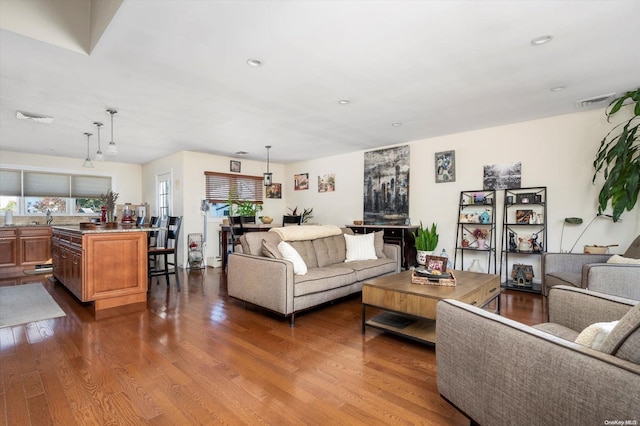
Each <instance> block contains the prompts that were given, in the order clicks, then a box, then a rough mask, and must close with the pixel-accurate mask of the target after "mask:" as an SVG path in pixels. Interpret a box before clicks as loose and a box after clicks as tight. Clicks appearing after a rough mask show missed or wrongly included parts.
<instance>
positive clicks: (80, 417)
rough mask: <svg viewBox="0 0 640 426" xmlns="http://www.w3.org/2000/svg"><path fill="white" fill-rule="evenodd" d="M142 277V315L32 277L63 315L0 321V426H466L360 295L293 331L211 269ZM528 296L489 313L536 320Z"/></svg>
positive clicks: (431, 360)
mask: <svg viewBox="0 0 640 426" xmlns="http://www.w3.org/2000/svg"><path fill="white" fill-rule="evenodd" d="M181 276H182V279H181V283H182V291H181V292H179V293H178V292H176V290H175V286H173V278H172V287H171V288H170V289H169V290H167V287H166V285H165V284H164V281H162V282H161V284H160V285H156V284H155V283H154V284H153V285H152V288H151V293H150V300H149V302H148V309H147V310H146V311H144V312H139V313H133V314H126V315H123V316H119V317H115V318H110V319H105V320H101V321H95V320H93V319H92V316H91V309H90V307H89V306H83V305H81V304H80V303H79V302H78V301H77V300H76V299H75V298H74V297H73V296H72V295H71V294H70V293H69V292H67V291H66V290H65V289H64V288H63V287H62V286H61V285H59V284H54V283H52V282H51V281H49V280H48V279H46V278H43V277H35V278H34V280H33V281H32V282H39V281H41V282H43V283H44V284H45V288H47V290H48V291H49V292H50V293H51V294H52V296H53V298H54V299H55V300H56V301H57V302H58V304H59V305H60V306H61V307H62V309H63V310H64V311H65V312H66V314H67V315H66V316H65V317H61V318H57V319H50V320H44V321H38V322H33V323H29V324H25V325H20V326H14V327H6V328H2V329H0V426H1V425H11V426H14V425H19V426H23V425H48V424H58V425H65V426H66V425H76V424H77V425H80V424H92V425H127V424H130V425H141V424H153V425H192V424H193V425H195V424H270V425H292V424H295V425H301V424H312V425H346V424H350V425H351V424H367V425H376V424H426V425H468V424H469V421H468V420H466V419H465V418H464V417H463V416H462V415H461V414H460V413H458V412H457V411H456V410H455V409H454V408H453V407H452V406H451V405H449V404H448V403H447V402H445V401H444V400H443V399H442V398H440V396H439V394H438V390H437V387H436V366H435V350H434V348H433V347H430V346H426V345H422V344H419V343H415V342H412V341H409V340H406V339H402V338H398V337H394V336H391V335H388V334H384V333H381V332H378V331H377V330H373V329H368V330H367V332H366V335H365V336H363V335H362V334H361V328H360V313H361V305H360V295H354V296H353V297H350V298H347V299H344V300H341V301H339V302H337V303H334V304H332V305H327V306H324V307H322V308H321V309H315V310H312V311H309V312H305V313H303V314H300V315H299V316H297V318H296V327H295V328H293V329H292V328H290V327H289V322H288V320H286V319H284V318H282V317H279V316H276V315H273V314H270V313H267V312H264V311H262V310H259V309H257V308H251V307H249V308H248V309H243V308H242V304H241V303H239V302H237V301H235V300H232V299H229V298H228V297H227V292H226V283H225V276H224V274H221V270H220V269H219V268H216V269H214V268H208V269H206V270H205V271H203V272H201V271H192V272H190V273H186V272H184V273H183V274H182V275H181ZM543 305H544V304H543V300H542V297H541V296H540V295H533V294H527V293H519V292H513V291H509V292H506V293H505V294H503V296H502V314H503V315H504V316H507V317H509V318H512V319H515V320H517V321H521V322H524V323H527V324H536V323H540V322H544V317H545V315H546V313H545V311H544V306H543Z"/></svg>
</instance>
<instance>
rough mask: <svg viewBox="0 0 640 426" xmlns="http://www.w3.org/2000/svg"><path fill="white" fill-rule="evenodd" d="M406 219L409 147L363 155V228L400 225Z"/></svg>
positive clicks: (370, 152)
mask: <svg viewBox="0 0 640 426" xmlns="http://www.w3.org/2000/svg"><path fill="white" fill-rule="evenodd" d="M408 219H409V145H404V146H399V147H395V148H387V149H381V150H378V151H369V152H365V153H364V221H365V224H367V225H371V224H380V225H404V224H406V223H407V222H408Z"/></svg>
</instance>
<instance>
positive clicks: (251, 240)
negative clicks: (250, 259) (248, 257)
mask: <svg viewBox="0 0 640 426" xmlns="http://www.w3.org/2000/svg"><path fill="white" fill-rule="evenodd" d="M262 240H264V241H267V242H269V243H272V244H273V245H274V246H278V243H279V242H280V241H281V240H280V237H279V236H278V234H275V233H273V232H271V233H270V232H247V233H245V234H244V235H243V236H242V237H240V244H242V252H243V253H246V254H252V255H254V256H262V255H263V254H262Z"/></svg>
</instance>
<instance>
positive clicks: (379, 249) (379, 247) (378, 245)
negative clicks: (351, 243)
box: [373, 231, 387, 259]
mask: <svg viewBox="0 0 640 426" xmlns="http://www.w3.org/2000/svg"><path fill="white" fill-rule="evenodd" d="M373 235H375V237H374V238H373V246H374V247H375V249H376V257H377V258H378V259H386V258H387V256H386V255H385V254H384V231H378V232H374V233H373Z"/></svg>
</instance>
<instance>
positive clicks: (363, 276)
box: [344, 258, 398, 281]
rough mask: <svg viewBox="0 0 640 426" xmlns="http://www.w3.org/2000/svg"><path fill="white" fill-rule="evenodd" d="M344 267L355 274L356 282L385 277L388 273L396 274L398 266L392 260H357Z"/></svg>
mask: <svg viewBox="0 0 640 426" xmlns="http://www.w3.org/2000/svg"><path fill="white" fill-rule="evenodd" d="M344 266H345V267H348V268H352V269H353V270H354V271H355V273H356V279H357V280H358V281H364V280H368V279H369V278H373V277H377V276H380V275H385V274H388V273H390V272H396V268H397V266H398V264H397V262H396V261H395V260H393V259H386V258H385V259H371V260H359V261H356V262H349V263H345V264H344Z"/></svg>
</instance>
